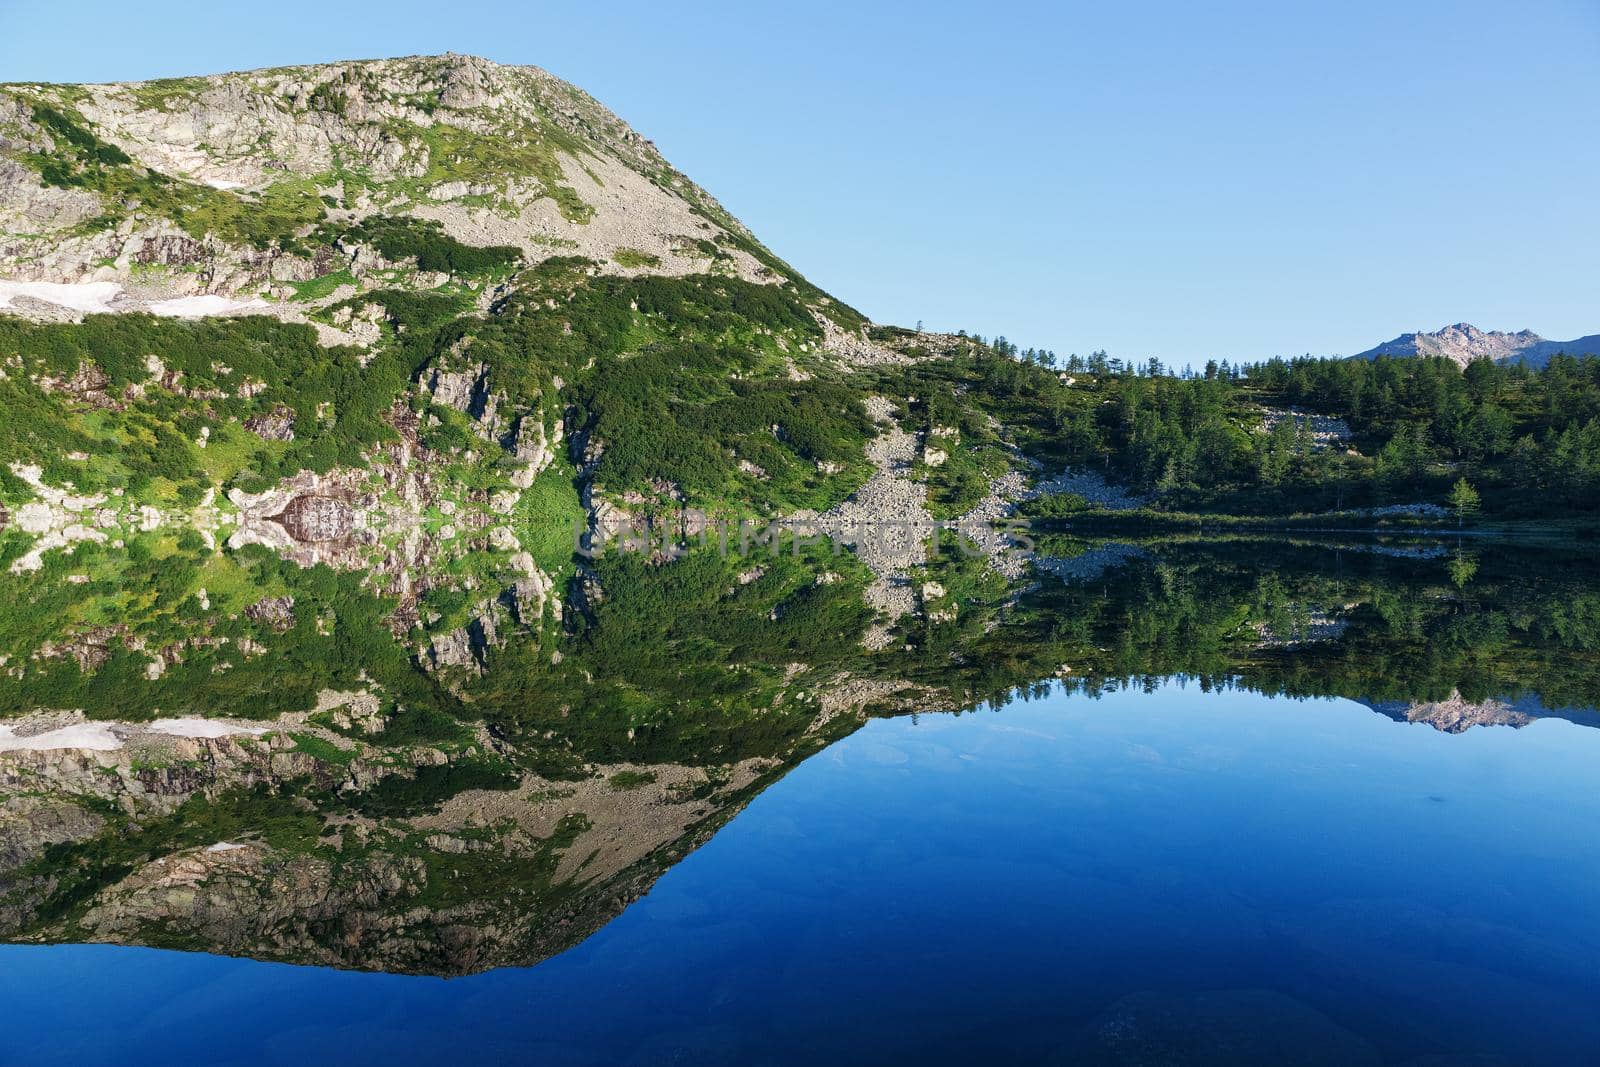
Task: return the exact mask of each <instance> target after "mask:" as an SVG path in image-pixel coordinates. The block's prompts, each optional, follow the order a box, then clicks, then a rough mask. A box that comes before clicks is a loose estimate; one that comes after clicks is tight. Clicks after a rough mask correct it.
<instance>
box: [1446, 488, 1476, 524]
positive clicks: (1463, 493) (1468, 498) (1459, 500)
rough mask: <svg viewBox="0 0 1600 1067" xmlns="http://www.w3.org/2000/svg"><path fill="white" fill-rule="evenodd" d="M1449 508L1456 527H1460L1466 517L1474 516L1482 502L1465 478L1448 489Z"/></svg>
mask: <svg viewBox="0 0 1600 1067" xmlns="http://www.w3.org/2000/svg"><path fill="white" fill-rule="evenodd" d="M1449 499H1450V507H1451V508H1452V509H1453V510H1454V511H1455V513H1456V525H1457V526H1460V525H1461V524H1462V523H1463V522H1464V521H1466V517H1467V516H1468V515H1476V514H1477V513H1478V506H1479V504H1480V503H1481V502H1482V501H1481V499H1480V498H1479V496H1478V491H1477V490H1476V489H1474V488H1472V486H1471V484H1469V483H1468V481H1467V480H1466V479H1465V478H1462V479H1461V480H1459V481H1458V482H1456V484H1455V485H1453V486H1451V487H1450V498H1449Z"/></svg>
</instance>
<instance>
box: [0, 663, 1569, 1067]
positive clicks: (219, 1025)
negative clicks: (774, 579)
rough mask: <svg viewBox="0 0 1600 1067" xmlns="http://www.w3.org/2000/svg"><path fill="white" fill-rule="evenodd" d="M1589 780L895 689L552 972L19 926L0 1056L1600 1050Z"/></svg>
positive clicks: (1360, 724)
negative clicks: (935, 706) (58, 940)
mask: <svg viewBox="0 0 1600 1067" xmlns="http://www.w3.org/2000/svg"><path fill="white" fill-rule="evenodd" d="M1597 786H1600V730H1595V729H1590V728H1585V727H1582V726H1577V725H1574V724H1572V723H1568V722H1564V721H1561V720H1541V721H1538V722H1535V723H1534V724H1532V725H1531V726H1528V727H1526V728H1524V729H1522V730H1512V729H1509V728H1505V727H1495V728H1487V729H1474V730H1471V731H1468V732H1467V733H1465V734H1462V735H1458V736H1448V735H1445V734H1441V733H1438V732H1436V731H1434V730H1432V729H1431V728H1429V727H1426V726H1421V725H1405V724H1399V723H1395V722H1392V721H1390V720H1388V719H1386V718H1384V717H1382V716H1380V715H1377V714H1375V713H1373V712H1372V711H1370V710H1368V709H1366V708H1363V707H1360V706H1358V705H1356V704H1353V703H1350V702H1347V701H1339V700H1322V701H1292V700H1283V699H1268V698H1264V697H1261V696H1256V695H1251V694H1245V693H1222V694H1202V693H1200V692H1199V691H1197V690H1196V689H1193V688H1190V689H1187V690H1185V689H1182V688H1179V687H1177V686H1175V685H1174V686H1167V687H1164V688H1161V689H1159V690H1157V691H1156V692H1154V693H1151V694H1145V693H1138V692H1127V693H1119V694H1115V695H1111V696H1107V697H1105V698H1104V699H1101V700H1089V699H1086V698H1083V697H1081V696H1079V697H1066V696H1056V697H1052V698H1050V699H1047V700H1043V701H1035V702H1033V703H1031V704H1016V705H1013V706H1011V707H1008V708H1006V709H1004V710H1003V711H999V712H987V711H986V712H979V713H976V714H969V715H965V716H947V715H931V716H923V717H921V718H920V719H918V720H916V721H913V720H911V719H909V718H908V719H897V720H886V721H876V722H873V723H871V724H869V725H868V726H867V727H865V728H864V729H862V730H861V731H859V732H858V733H856V734H855V735H854V736H852V737H850V738H848V739H847V740H845V741H843V742H841V743H839V744H837V745H835V746H834V747H833V748H831V749H829V750H828V751H826V752H824V753H822V754H821V755H819V756H817V757H815V758H813V759H812V760H811V761H810V762H808V763H806V764H804V765H802V766H800V767H799V768H797V769H796V770H794V771H793V772H792V773H791V774H789V775H788V777H786V778H785V779H784V780H782V781H781V782H780V783H778V784H777V785H776V786H774V787H773V788H771V789H769V790H768V791H767V792H766V793H764V794H762V795H761V796H760V797H758V798H757V799H756V800H755V801H754V803H753V804H752V805H751V806H750V808H749V809H748V810H747V811H746V812H744V813H743V814H742V815H740V816H739V817H738V818H737V819H735V820H734V821H733V822H732V824H731V825H729V826H728V827H727V828H726V829H724V830H723V831H722V832H721V833H720V834H718V835H717V836H716V837H715V838H714V839H713V840H712V841H711V842H710V843H709V844H708V845H706V846H705V847H704V848H702V849H701V850H700V851H698V852H697V853H695V854H693V855H691V856H690V857H689V858H688V859H686V860H685V861H683V862H682V863H681V864H680V865H678V866H677V867H676V868H674V869H673V870H672V871H670V872H669V873H668V874H667V875H666V876H665V877H663V878H662V879H661V880H660V881H659V882H658V883H657V885H656V886H655V888H654V890H653V891H652V892H651V893H650V894H649V895H648V896H647V897H646V898H645V899H644V900H642V901H641V902H639V903H638V904H636V905H634V906H633V907H632V908H630V909H629V910H628V911H627V912H626V913H624V914H623V915H622V916H621V917H620V918H618V919H617V920H616V921H615V922H613V923H611V924H610V925H608V926H607V927H605V928H604V929H602V930H601V931H600V932H599V933H598V934H596V935H595V936H594V937H593V938H591V939H590V940H588V941H587V942H585V943H584V944H582V945H580V946H578V947H577V948H575V949H573V950H571V951H570V952H568V953H566V954H565V955H563V956H560V957H557V958H556V959H553V960H550V961H547V962H546V963H544V964H541V965H540V966H537V967H533V968H530V969H526V970H511V971H499V972H493V973H490V974H485V975H480V976H477V977H472V978H464V979H454V980H450V981H443V980H438V979H425V978H406V977H396V976H387V975H367V974H350V973H339V972H333V971H326V970H319V969H313V968H296V967H289V966H283V965H275V964H261V963H255V962H251V961H248V960H234V959H222V958H214V957H206V956H198V955H186V954H181V953H171V952H160V951H152V950H144V949H129V948H113V947H95V946H88V947H80V946H64V947H4V948H0V1013H3V1016H0V1017H3V1019H4V1022H3V1024H0V1063H3V1064H7V1065H10V1064H28V1065H34V1064H55V1063H61V1064H77V1065H82V1064H96V1063H121V1064H146V1063H149V1064H154V1063H162V1064H171V1063H176V1064H201V1063H205V1064H210V1063H217V1064H293V1065H296V1067H307V1065H310V1064H321V1063H340V1064H347V1065H356V1064H384V1065H390V1067H396V1065H402V1064H413V1063H463V1064H464V1063H478V1062H485V1063H540V1064H631V1063H649V1064H653V1063H684V1064H697V1065H703V1064H723V1063H726V1064H741V1065H742V1064H765V1063H771V1064H788V1063H796V1064H798V1063H815V1062H819V1061H823V1062H826V1061H832V1062H834V1063H856V1062H893V1061H904V1062H916V1063H942V1062H977V1061H988V1062H996V1061H1005V1062H1017V1061H1021V1062H1038V1061H1045V1062H1051V1061H1054V1062H1061V1063H1073V1062H1079V1061H1080V1059H1079V1054H1080V1053H1081V1052H1082V1051H1083V1050H1084V1049H1085V1048H1087V1047H1095V1048H1099V1049H1102V1050H1104V1049H1107V1048H1112V1049H1116V1048H1121V1049H1123V1050H1124V1051H1127V1050H1128V1049H1130V1048H1132V1047H1134V1045H1130V1044H1129V1042H1130V1041H1145V1042H1146V1043H1147V1044H1146V1045H1144V1046H1142V1047H1144V1048H1146V1049H1147V1050H1148V1048H1149V1047H1151V1046H1150V1045H1149V1044H1148V1043H1149V1042H1152V1041H1154V1042H1159V1041H1161V1040H1176V1039H1173V1038H1170V1037H1162V1036H1161V1035H1162V1034H1169V1035H1170V1034H1178V1035H1182V1034H1189V1035H1191V1036H1192V1035H1204V1040H1205V1042H1207V1043H1209V1044H1211V1045H1212V1046H1213V1047H1220V1046H1222V1045H1224V1044H1227V1043H1230V1042H1231V1044H1230V1045H1228V1047H1230V1048H1231V1049H1232V1050H1233V1051H1232V1052H1231V1053H1226V1054H1222V1055H1221V1056H1220V1058H1217V1059H1215V1060H1214V1061H1213V1060H1204V1059H1201V1060H1197V1061H1196V1062H1218V1063H1246V1062H1251V1061H1252V1060H1254V1061H1259V1062H1279V1063H1293V1062H1361V1063H1391V1064H1402V1063H1408V1062H1411V1061H1416V1062H1417V1063H1419V1064H1421V1063H1427V1064H1431V1065H1442V1064H1445V1063H1449V1062H1461V1061H1451V1060H1447V1059H1432V1060H1424V1059H1423V1057H1425V1056H1435V1057H1442V1056H1445V1055H1446V1054H1458V1055H1460V1054H1467V1053H1487V1054H1494V1055H1496V1056H1498V1057H1499V1058H1500V1059H1499V1060H1497V1061H1485V1062H1505V1063H1512V1064H1519V1065H1521V1064H1530V1065H1536V1064H1543V1063H1551V1064H1580V1063H1594V1062H1600V1010H1597V1006H1600V963H1597V961H1600V788H1597ZM1151 1020H1157V1022H1155V1023H1152V1022H1151ZM1152 1026H1154V1030H1152V1029H1151V1027H1152ZM1130 1028H1131V1029H1130ZM1135 1030H1136V1031H1138V1033H1137V1034H1135V1035H1134V1036H1132V1037H1130V1036H1129V1034H1130V1033H1133V1031H1135ZM1152 1034H1154V1036H1152ZM1119 1042H1120V1043H1119ZM1274 1050H1276V1051H1274ZM1319 1055H1320V1056H1323V1058H1321V1059H1318V1058H1316V1057H1317V1056H1319ZM1330 1056H1331V1057H1333V1058H1328V1057H1330ZM1108 1062H1120V1061H1115V1060H1112V1061H1108ZM1127 1062H1137V1061H1135V1060H1131V1059H1130V1060H1128V1061H1127ZM1175 1062H1188V1061H1175ZM1474 1062H1477V1061H1474Z"/></svg>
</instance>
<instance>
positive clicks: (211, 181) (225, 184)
mask: <svg viewBox="0 0 1600 1067" xmlns="http://www.w3.org/2000/svg"><path fill="white" fill-rule="evenodd" d="M206 184H207V185H209V186H211V188H213V189H223V190H227V189H243V188H244V187H245V184H246V183H245V182H236V181H230V180H228V179H227V178H207V179H206Z"/></svg>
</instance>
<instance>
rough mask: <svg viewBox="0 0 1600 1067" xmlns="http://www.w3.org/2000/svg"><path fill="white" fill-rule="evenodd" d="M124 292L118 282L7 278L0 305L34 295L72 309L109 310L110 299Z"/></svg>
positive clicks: (2, 283) (1, 288) (0, 286)
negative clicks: (11, 279)
mask: <svg viewBox="0 0 1600 1067" xmlns="http://www.w3.org/2000/svg"><path fill="white" fill-rule="evenodd" d="M121 294H122V286H120V285H118V284H117V283H116V282H75V283H66V282H6V281H0V308H9V307H11V302H12V301H13V300H15V299H16V298H17V297H19V296H31V297H33V298H34V299H35V300H43V301H44V302H45V303H47V304H55V305H56V306H57V307H64V308H70V309H71V310H73V311H81V312H85V313H89V312H109V311H111V301H113V300H115V299H116V298H117V297H118V296H120V295H121Z"/></svg>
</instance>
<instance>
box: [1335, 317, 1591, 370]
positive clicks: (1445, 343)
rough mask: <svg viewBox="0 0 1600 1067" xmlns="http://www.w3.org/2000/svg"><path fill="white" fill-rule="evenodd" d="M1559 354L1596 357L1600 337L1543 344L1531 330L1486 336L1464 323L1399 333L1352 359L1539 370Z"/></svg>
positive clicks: (1484, 332) (1541, 339)
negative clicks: (1437, 359)
mask: <svg viewBox="0 0 1600 1067" xmlns="http://www.w3.org/2000/svg"><path fill="white" fill-rule="evenodd" d="M1560 352H1565V353H1566V354H1567V355H1569V356H1582V355H1597V354H1600V334H1590V335H1589V336H1587V337H1579V338H1576V339H1574V340H1571V341H1547V340H1545V339H1544V338H1543V337H1540V336H1539V335H1538V334H1536V333H1534V332H1533V331H1532V330H1519V331H1517V332H1516V333H1502V332H1500V331H1498V330H1490V331H1487V332H1486V331H1484V330H1480V329H1478V328H1477V327H1476V326H1473V325H1470V324H1468V323H1465V322H1458V323H1456V324H1455V325H1454V326H1446V327H1445V328H1444V329H1442V330H1435V331H1434V332H1433V333H1403V334H1401V335H1400V336H1399V337H1396V338H1395V339H1394V340H1392V341H1386V342H1384V343H1383V344H1381V345H1378V346H1377V347H1376V348H1369V349H1367V350H1366V351H1365V352H1361V353H1358V354H1357V355H1355V356H1354V357H1353V358H1355V359H1375V358H1377V357H1378V356H1443V357H1444V358H1446V359H1450V360H1454V361H1455V362H1457V363H1460V364H1462V365H1466V364H1468V363H1471V362H1472V361H1473V360H1475V359H1492V360H1494V361H1495V362H1496V363H1526V364H1528V365H1529V366H1534V367H1542V366H1544V365H1545V364H1546V363H1549V362H1550V357H1551V356H1553V355H1556V354H1557V353H1560Z"/></svg>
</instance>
